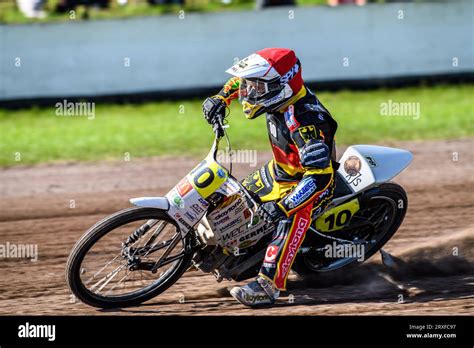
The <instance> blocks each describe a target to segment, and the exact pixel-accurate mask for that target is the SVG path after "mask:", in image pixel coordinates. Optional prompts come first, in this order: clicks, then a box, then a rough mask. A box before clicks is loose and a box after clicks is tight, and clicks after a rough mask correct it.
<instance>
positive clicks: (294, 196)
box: [288, 180, 316, 208]
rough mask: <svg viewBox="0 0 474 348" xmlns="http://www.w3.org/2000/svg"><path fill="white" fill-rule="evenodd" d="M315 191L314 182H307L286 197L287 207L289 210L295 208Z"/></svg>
mask: <svg viewBox="0 0 474 348" xmlns="http://www.w3.org/2000/svg"><path fill="white" fill-rule="evenodd" d="M315 190H316V184H315V182H314V181H313V180H308V181H307V183H306V184H305V185H304V186H303V187H301V188H300V189H298V190H297V191H294V192H292V193H291V194H290V195H289V196H288V200H289V203H288V206H289V207H290V208H294V207H297V206H298V205H299V204H301V203H303V202H304V201H305V200H306V199H307V198H308V197H310V196H311V195H312V194H313V192H314V191H315Z"/></svg>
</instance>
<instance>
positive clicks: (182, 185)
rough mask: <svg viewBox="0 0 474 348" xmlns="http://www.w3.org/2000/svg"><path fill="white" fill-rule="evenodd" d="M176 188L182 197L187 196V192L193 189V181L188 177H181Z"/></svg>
mask: <svg viewBox="0 0 474 348" xmlns="http://www.w3.org/2000/svg"><path fill="white" fill-rule="evenodd" d="M176 189H177V191H178V193H179V195H180V196H181V197H184V196H186V194H187V193H188V192H189V191H191V190H192V189H193V187H192V185H191V183H190V182H189V180H188V178H187V177H184V178H182V179H181V181H180V182H179V183H178V185H176Z"/></svg>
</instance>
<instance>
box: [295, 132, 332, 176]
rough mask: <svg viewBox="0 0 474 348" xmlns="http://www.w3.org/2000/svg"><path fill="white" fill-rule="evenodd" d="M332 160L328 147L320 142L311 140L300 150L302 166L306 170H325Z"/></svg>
mask: <svg viewBox="0 0 474 348" xmlns="http://www.w3.org/2000/svg"><path fill="white" fill-rule="evenodd" d="M330 159H331V158H330V152H329V148H328V146H327V145H326V144H325V143H323V142H321V141H320V140H315V139H311V140H310V141H308V142H307V143H306V144H305V146H303V148H301V149H300V160H301V165H302V166H303V167H305V168H319V169H324V168H326V167H327V166H328V165H329V161H330Z"/></svg>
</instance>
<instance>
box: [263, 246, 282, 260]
mask: <svg viewBox="0 0 474 348" xmlns="http://www.w3.org/2000/svg"><path fill="white" fill-rule="evenodd" d="M278 250H279V248H278V246H277V245H270V246H269V247H268V248H267V253H266V254H265V260H264V262H268V263H274V262H275V260H276V258H277V255H278Z"/></svg>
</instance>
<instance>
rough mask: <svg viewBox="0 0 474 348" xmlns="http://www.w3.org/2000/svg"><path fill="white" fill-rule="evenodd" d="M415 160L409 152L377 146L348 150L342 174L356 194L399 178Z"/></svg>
mask: <svg viewBox="0 0 474 348" xmlns="http://www.w3.org/2000/svg"><path fill="white" fill-rule="evenodd" d="M412 159H413V155H412V154H411V153H410V152H409V151H405V150H400V149H395V148H391V147H385V146H375V145H353V146H350V147H349V148H347V150H346V152H344V154H343V155H342V157H341V159H340V161H339V163H340V164H341V166H340V167H339V169H338V172H339V173H340V174H342V176H343V177H344V179H345V180H346V181H347V183H348V184H349V186H350V188H351V189H352V190H353V191H354V192H359V191H362V190H364V189H366V188H368V187H371V186H375V185H378V184H381V183H384V182H387V181H390V180H391V179H392V178H394V177H395V176H397V175H398V174H399V173H400V172H401V171H402V170H403V169H405V168H406V167H407V166H408V165H409V164H410V162H411V161H412Z"/></svg>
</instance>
